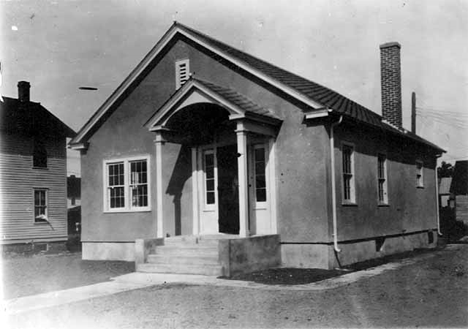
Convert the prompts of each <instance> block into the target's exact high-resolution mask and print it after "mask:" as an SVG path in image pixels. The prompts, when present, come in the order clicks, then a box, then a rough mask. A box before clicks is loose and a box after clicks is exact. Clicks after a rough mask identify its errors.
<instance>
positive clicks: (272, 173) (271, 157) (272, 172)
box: [268, 138, 278, 234]
mask: <svg viewBox="0 0 468 329" xmlns="http://www.w3.org/2000/svg"><path fill="white" fill-rule="evenodd" d="M268 144H269V145H268V147H269V150H270V152H269V154H268V167H269V170H268V173H269V179H268V180H269V181H270V189H269V190H270V193H269V194H270V218H271V234H277V233H278V219H277V203H276V188H277V180H276V143H275V140H274V139H273V138H270V139H269V141H268Z"/></svg>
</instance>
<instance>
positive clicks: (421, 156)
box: [335, 124, 437, 241]
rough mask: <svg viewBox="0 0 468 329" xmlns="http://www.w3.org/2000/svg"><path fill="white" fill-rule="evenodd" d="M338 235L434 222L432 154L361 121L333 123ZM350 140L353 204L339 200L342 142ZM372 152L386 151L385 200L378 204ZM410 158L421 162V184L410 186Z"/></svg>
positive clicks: (375, 232) (369, 234) (358, 234)
mask: <svg viewBox="0 0 468 329" xmlns="http://www.w3.org/2000/svg"><path fill="white" fill-rule="evenodd" d="M336 137H337V138H336V144H335V156H336V159H337V161H336V168H335V170H336V173H337V177H336V178H337V217H338V239H339V240H340V241H341V240H353V239H362V238H369V237H376V236H382V235H391V234H403V233H410V232H415V231H421V230H428V229H434V228H436V227H437V219H436V193H435V185H434V183H435V176H434V168H435V165H436V162H435V157H434V156H432V157H431V156H430V152H428V151H427V150H425V149H423V148H421V147H420V146H418V145H415V144H413V143H410V142H408V141H405V140H400V139H396V138H395V137H393V136H390V135H386V134H385V133H382V132H380V131H376V130H372V129H369V128H368V127H366V126H364V125H349V124H342V125H340V126H338V127H337V128H336ZM343 141H345V142H349V143H353V144H354V161H355V186H356V204H355V205H344V204H343V203H342V200H343V185H342V184H343V180H342V156H341V145H342V142H343ZM377 153H384V154H386V155H387V181H388V205H387V206H379V203H378V178H377ZM416 160H421V161H423V163H424V169H423V178H424V187H423V188H418V187H416V162H415V161H416Z"/></svg>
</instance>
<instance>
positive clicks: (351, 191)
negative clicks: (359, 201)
mask: <svg viewBox="0 0 468 329" xmlns="http://www.w3.org/2000/svg"><path fill="white" fill-rule="evenodd" d="M342 158H343V159H342V172H343V201H345V202H354V201H355V187H354V147H353V146H351V145H347V144H343V145H342Z"/></svg>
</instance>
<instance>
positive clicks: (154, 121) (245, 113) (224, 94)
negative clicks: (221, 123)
mask: <svg viewBox="0 0 468 329" xmlns="http://www.w3.org/2000/svg"><path fill="white" fill-rule="evenodd" d="M194 92H199V93H200V94H201V97H203V98H204V99H205V100H206V101H207V102H210V103H215V104H218V105H220V106H222V107H224V108H226V109H228V110H229V111H230V112H231V118H232V119H237V118H242V117H245V118H250V119H254V120H255V119H256V120H260V121H264V122H267V123H269V124H272V125H278V124H280V123H281V121H282V120H281V119H280V118H279V117H277V116H276V115H275V114H274V113H273V112H272V111H271V110H269V109H267V108H264V107H262V106H260V105H258V104H256V103H255V102H253V101H252V100H251V99H249V98H248V97H246V96H244V95H242V94H240V93H239V92H237V91H235V90H233V89H231V88H228V87H223V86H219V85H217V84H215V83H212V82H209V81H206V80H202V79H200V78H198V77H197V78H195V77H193V76H192V77H191V78H190V79H189V80H188V81H187V82H186V83H185V84H184V85H183V86H182V87H181V88H179V89H178V90H177V91H176V92H175V93H174V94H173V95H171V97H169V99H167V100H166V102H165V103H164V104H163V105H162V106H161V107H160V108H159V109H158V110H157V111H156V112H155V113H154V114H153V115H152V116H151V117H150V118H149V119H148V121H147V122H146V123H145V126H146V127H147V128H148V129H150V130H152V129H154V128H156V127H157V126H161V125H163V123H164V122H165V121H167V119H168V118H169V117H170V116H171V114H170V112H171V110H173V109H174V108H175V107H178V106H182V107H183V106H185V105H181V104H183V102H184V100H186V99H187V98H188V97H189V96H190V95H192V94H193V93H194Z"/></svg>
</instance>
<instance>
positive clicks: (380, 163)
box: [377, 154, 388, 204]
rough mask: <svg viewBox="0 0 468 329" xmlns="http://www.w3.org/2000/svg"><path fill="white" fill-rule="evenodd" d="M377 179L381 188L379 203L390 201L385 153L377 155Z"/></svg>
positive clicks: (379, 188)
mask: <svg viewBox="0 0 468 329" xmlns="http://www.w3.org/2000/svg"><path fill="white" fill-rule="evenodd" d="M377 176H378V177H377V179H378V190H379V203H381V204H386V203H388V196H387V157H386V156H385V154H378V155H377Z"/></svg>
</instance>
